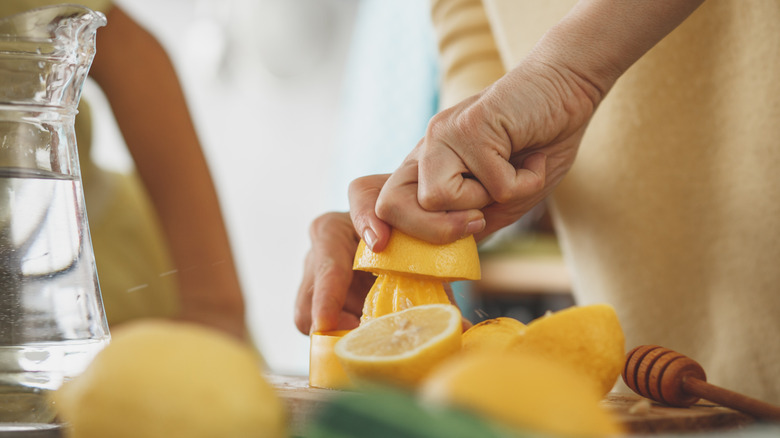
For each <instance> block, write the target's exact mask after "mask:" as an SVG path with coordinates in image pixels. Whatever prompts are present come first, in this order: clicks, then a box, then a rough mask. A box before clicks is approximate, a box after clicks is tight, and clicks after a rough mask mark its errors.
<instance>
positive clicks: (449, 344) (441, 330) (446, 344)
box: [334, 304, 462, 387]
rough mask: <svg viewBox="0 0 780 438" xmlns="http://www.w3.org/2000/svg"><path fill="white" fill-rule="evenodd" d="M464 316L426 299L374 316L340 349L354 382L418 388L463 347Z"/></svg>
mask: <svg viewBox="0 0 780 438" xmlns="http://www.w3.org/2000/svg"><path fill="white" fill-rule="evenodd" d="M461 327H462V326H461V315H460V311H459V310H458V308H457V307H455V306H453V305H451V304H427V305H420V306H415V307H411V308H409V309H405V310H401V311H399V312H395V313H391V314H388V315H384V316H381V317H378V318H374V319H371V320H369V321H367V322H365V323H363V324H361V325H360V327H358V328H356V329H354V330H352V331H351V332H349V333H347V334H346V335H344V337H342V338H341V340H339V341H338V342H337V343H336V346H335V349H334V351H335V354H336V356H337V357H338V358H339V361H340V362H341V364H342V366H343V367H344V370H345V371H346V373H347V375H348V376H349V378H350V380H351V381H352V382H353V383H357V384H359V383H360V382H365V381H369V382H382V383H389V384H395V385H401V386H406V387H414V386H416V385H417V383H418V382H420V381H421V380H422V379H423V378H424V377H425V376H426V375H427V374H428V373H429V372H430V371H431V370H432V369H433V368H434V367H436V366H437V365H438V364H439V363H441V362H442V361H443V360H444V359H446V358H448V357H450V356H451V355H453V354H455V353H457V352H458V351H460V348H461Z"/></svg>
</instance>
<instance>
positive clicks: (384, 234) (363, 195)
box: [349, 175, 390, 252]
mask: <svg viewBox="0 0 780 438" xmlns="http://www.w3.org/2000/svg"><path fill="white" fill-rule="evenodd" d="M389 176H390V175H369V176H364V177H362V178H358V179H356V180H354V181H352V183H350V185H349V214H350V218H351V219H352V223H353V226H354V228H355V230H356V231H357V233H358V235H359V236H360V237H361V238H362V239H363V240H364V241H365V242H366V245H367V246H368V247H369V248H371V250H372V251H374V252H381V251H382V250H383V249H384V248H385V247H386V246H387V241H388V240H389V239H390V226H389V225H388V224H387V223H385V222H383V221H382V220H381V219H379V218H378V217H377V215H376V213H375V210H376V202H377V198H378V197H379V192H380V190H381V189H382V186H384V184H385V182H386V181H387V179H388V177H389Z"/></svg>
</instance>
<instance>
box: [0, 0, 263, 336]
mask: <svg viewBox="0 0 780 438" xmlns="http://www.w3.org/2000/svg"><path fill="white" fill-rule="evenodd" d="M58 3H61V2H59V1H55V0H3V1H2V2H0V16H7V15H11V14H14V13H19V12H22V11H25V10H28V9H33V8H36V7H41V6H48V5H53V4H58ZM79 3H80V4H82V5H84V6H86V7H89V8H90V9H93V10H97V11H101V12H104V13H105V14H106V17H107V21H108V25H107V26H106V27H104V28H101V29H99V30H98V34H97V40H96V41H97V52H96V56H95V59H94V61H93V64H92V68H91V70H90V77H91V78H92V79H93V80H94V81H95V82H96V83H97V84H98V85H99V87H100V88H101V90H102V91H103V93H104V94H105V96H106V99H107V100H108V102H109V104H110V106H111V109H112V111H113V113H114V116H115V118H116V121H117V125H118V127H119V129H120V131H121V133H122V136H123V137H124V140H125V143H126V145H127V148H128V150H129V152H130V154H131V156H132V158H133V161H134V165H135V172H133V173H130V174H120V173H116V172H109V171H106V170H104V169H102V168H100V167H98V166H97V165H96V164H95V163H94V162H93V161H92V160H91V157H90V150H91V146H92V145H91V143H92V130H91V129H92V126H91V117H90V109H89V105H88V102H86V101H84V100H83V101H82V104H81V105H80V106H79V114H78V116H77V118H76V136H77V143H78V146H79V158H80V162H81V171H82V181H83V186H84V193H85V198H86V200H85V202H86V206H87V214H88V216H89V222H90V232H91V235H92V241H93V247H94V251H95V259H96V265H97V269H98V277H99V280H100V285H101V292H102V296H103V303H104V306H105V309H106V314H107V317H108V321H109V326H111V327H113V326H116V325H119V324H122V323H123V322H125V321H129V320H133V319H137V318H145V317H162V318H174V319H181V320H185V321H191V322H197V323H201V324H204V325H206V326H210V327H213V328H216V329H219V330H222V331H225V332H227V333H230V334H232V335H234V336H236V337H238V338H240V339H248V331H247V328H246V324H245V316H244V301H243V295H242V292H241V286H240V282H239V279H238V275H237V272H236V268H235V266H234V262H233V257H232V252H231V248H230V244H229V240H228V235H227V231H226V229H225V224H224V221H223V218H222V214H221V210H220V205H219V200H218V198H217V193H216V190H215V188H214V185H213V183H212V179H211V176H210V173H209V169H208V165H207V163H206V160H205V157H204V155H203V152H202V150H201V148H200V143H199V140H198V137H197V134H196V131H195V128H194V126H193V122H192V120H191V118H190V115H189V111H188V108H187V103H186V101H185V96H184V94H183V92H182V89H181V86H180V84H179V80H178V77H177V75H176V72H175V70H174V67H173V65H172V63H171V61H170V59H169V57H168V55H167V53H166V51H165V50H164V48H163V47H162V46H161V45H160V43H159V42H158V41H157V40H156V39H155V37H154V36H153V35H151V34H150V33H149V32H147V31H146V30H145V29H144V28H143V27H142V26H141V25H139V24H138V23H137V22H136V21H135V20H134V19H133V18H132V17H131V16H129V15H128V14H126V13H125V12H124V11H123V10H122V9H121V8H120V7H119V6H117V5H114V4H112V3H111V1H110V0H81V1H80V2H79Z"/></svg>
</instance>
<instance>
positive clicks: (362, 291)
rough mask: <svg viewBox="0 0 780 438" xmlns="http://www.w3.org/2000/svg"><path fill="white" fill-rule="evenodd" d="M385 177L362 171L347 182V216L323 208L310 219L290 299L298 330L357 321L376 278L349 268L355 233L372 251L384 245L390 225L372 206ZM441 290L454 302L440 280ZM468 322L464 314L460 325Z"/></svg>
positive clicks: (343, 326) (335, 327) (356, 240)
mask: <svg viewBox="0 0 780 438" xmlns="http://www.w3.org/2000/svg"><path fill="white" fill-rule="evenodd" d="M388 177H389V175H372V176H367V177H363V178H359V179H357V180H355V181H354V182H353V183H352V184H351V185H350V190H349V198H350V206H351V213H350V214H351V217H350V214H348V213H326V214H324V215H322V216H320V217H318V218H317V219H315V220H314V222H312V224H311V226H310V230H309V231H310V238H311V249H310V250H309V252H308V254H307V255H306V259H305V263H304V272H303V280H302V282H301V285H300V288H299V289H298V296H297V298H296V302H295V325H296V326H297V327H298V330H299V331H300V332H301V333H304V334H310V333H312V332H315V331H329V330H341V329H352V328H355V327H357V326H358V324H359V323H360V316H361V315H362V313H363V302H364V301H365V298H366V295H367V294H368V291H369V290H370V289H371V286H372V285H373V284H374V281H375V280H376V277H375V276H374V275H373V274H371V273H369V272H364V271H354V270H352V264H353V261H354V258H355V251H356V250H357V246H358V243H359V241H360V237H359V236H360V235H362V236H363V239H364V240H366V243H367V244H369V245H370V246H373V247H374V248H377V250H381V249H384V247H385V246H386V245H387V242H388V239H389V237H390V227H389V226H388V225H387V224H386V223H384V222H383V221H381V220H379V219H378V218H377V217H376V215H375V214H374V205H375V204H376V198H377V196H378V195H379V191H380V189H381V188H382V186H383V185H384V183H385V181H386V180H387V178H388ZM353 224H354V225H353ZM356 230H359V234H358V231H356ZM377 236H381V237H377ZM445 291H446V292H447V295H448V296H449V298H450V301H451V302H452V303H453V304H456V302H455V299H454V297H453V294H452V288H450V287H449V285H445ZM470 326H471V323H470V322H469V321H467V320H465V319H464V321H463V328H464V330H465V329H467V328H468V327H470Z"/></svg>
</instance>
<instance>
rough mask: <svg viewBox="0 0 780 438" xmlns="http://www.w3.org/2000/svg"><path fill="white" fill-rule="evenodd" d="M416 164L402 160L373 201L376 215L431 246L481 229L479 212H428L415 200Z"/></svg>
mask: <svg viewBox="0 0 780 438" xmlns="http://www.w3.org/2000/svg"><path fill="white" fill-rule="evenodd" d="M417 176H418V171H417V164H416V162H415V161H414V160H413V159H408V160H406V161H405V162H404V163H403V164H402V165H401V167H399V168H398V170H396V171H395V173H393V175H392V176H391V177H390V178H388V180H387V182H386V183H385V185H384V187H383V188H382V190H381V192H380V193H379V197H378V198H377V201H376V215H377V217H378V218H380V219H381V220H383V221H385V222H387V223H389V224H392V225H393V227H396V228H398V229H399V230H401V231H403V232H405V233H407V234H409V235H411V236H414V237H417V238H419V239H423V240H426V241H428V242H432V243H440V244H443V243H448V242H452V241H455V240H457V239H459V238H462V237H465V236H468V235H470V234H474V233H475V232H478V231H480V230H481V229H482V228H484V226H485V221H484V217H483V215H482V212H481V211H480V210H479V209H476V208H472V209H469V210H459V211H428V210H425V209H423V208H422V207H421V206H420V204H419V202H418V198H417Z"/></svg>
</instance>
